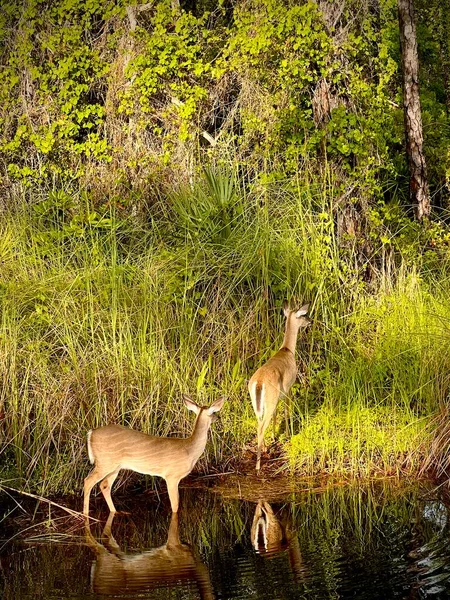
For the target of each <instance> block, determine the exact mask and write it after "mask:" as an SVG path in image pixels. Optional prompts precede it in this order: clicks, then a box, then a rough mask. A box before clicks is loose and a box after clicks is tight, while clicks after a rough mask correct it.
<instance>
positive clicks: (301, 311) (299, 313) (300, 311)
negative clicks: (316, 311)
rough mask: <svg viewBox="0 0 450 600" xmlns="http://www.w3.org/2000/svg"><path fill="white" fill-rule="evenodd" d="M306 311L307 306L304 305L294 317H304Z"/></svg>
mask: <svg viewBox="0 0 450 600" xmlns="http://www.w3.org/2000/svg"><path fill="white" fill-rule="evenodd" d="M308 309H309V304H304V305H303V306H302V307H301V308H299V309H298V310H297V311H296V313H295V316H296V317H297V319H298V318H299V317H303V316H304V315H306V314H307V312H308Z"/></svg>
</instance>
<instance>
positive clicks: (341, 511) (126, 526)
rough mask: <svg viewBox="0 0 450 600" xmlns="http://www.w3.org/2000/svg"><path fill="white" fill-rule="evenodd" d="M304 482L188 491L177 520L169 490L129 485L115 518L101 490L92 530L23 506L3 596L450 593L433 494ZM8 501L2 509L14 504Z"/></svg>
mask: <svg viewBox="0 0 450 600" xmlns="http://www.w3.org/2000/svg"><path fill="white" fill-rule="evenodd" d="M303 487H304V491H302V492H299V493H292V492H290V493H286V491H284V492H281V491H274V490H273V489H272V488H271V486H270V485H268V484H267V485H264V483H261V484H260V485H259V488H258V489H256V488H255V489H253V490H252V489H251V488H248V489H246V490H245V491H242V489H241V486H240V485H238V486H237V487H236V486H235V487H234V488H233V489H231V488H230V489H228V490H227V488H225V489H224V490H222V491H224V492H225V493H224V494H220V493H214V492H211V491H207V490H199V489H183V490H182V495H181V502H182V506H181V511H180V513H179V517H173V518H171V514H170V511H169V510H168V505H169V503H168V499H167V496H166V495H161V497H160V501H159V503H158V502H157V501H156V500H155V498H154V497H153V496H149V495H146V494H139V495H133V493H132V492H129V493H128V494H127V496H124V497H123V498H122V499H121V500H122V502H120V498H119V499H118V500H119V501H118V502H117V504H118V505H119V506H120V505H121V506H122V507H123V506H124V504H125V505H126V508H127V509H128V510H132V514H130V515H117V516H116V517H114V518H113V519H108V521H106V518H107V513H106V512H102V510H103V500H102V499H101V498H98V499H97V501H96V502H94V503H93V514H95V515H96V516H100V517H101V522H94V523H93V524H91V526H90V528H87V529H86V528H85V526H84V523H83V522H81V521H79V520H77V519H74V518H73V517H69V516H66V515H65V514H64V513H63V512H61V511H59V510H58V509H54V508H53V507H51V508H50V509H49V508H48V507H47V506H45V505H43V504H41V505H39V507H38V510H37V512H36V513H34V511H35V508H36V507H35V506H34V505H33V506H30V505H29V504H26V505H24V507H25V510H26V512H24V511H23V510H22V509H19V508H15V509H14V510H13V512H12V513H11V514H10V516H9V517H7V518H6V519H4V520H3V522H2V524H1V526H2V527H3V531H2V532H1V533H0V537H1V538H2V542H1V543H0V545H1V546H2V548H1V550H0V560H1V562H0V565H1V571H0V591H1V592H3V598H4V600H18V599H20V600H28V599H30V600H31V599H45V600H57V599H58V600H60V599H69V598H70V599H72V600H76V599H88V600H89V599H97V598H98V599H100V598H127V599H138V598H139V599H148V598H152V599H157V600H159V599H161V600H162V599H164V600H166V599H180V600H181V599H186V600H191V599H196V598H201V599H212V598H216V599H224V600H225V599H230V600H231V599H245V600H251V599H262V600H278V599H279V600H284V599H297V598H298V599H326V598H336V599H337V598H339V599H343V598H355V599H356V598H357V599H361V600H369V599H375V598H376V599H389V598H405V599H406V598H408V599H410V598H418V599H420V598H433V599H438V598H450V519H449V514H448V509H447V507H446V505H445V503H444V502H443V501H442V500H441V499H440V498H439V496H438V495H437V493H436V492H434V491H432V490H431V489H429V488H427V487H424V486H423V485H422V486H417V485H414V486H410V485H405V484H402V485H399V484H398V483H396V484H394V483H389V482H383V483H377V484H370V485H363V484H359V485H356V484H352V485H346V486H337V487H336V486H335V487H328V488H327V489H321V490H317V489H316V490H308V489H307V487H308V486H306V485H305V486H303ZM236 490H238V491H236ZM264 491H266V494H265V496H266V497H265V498H264V496H263V492H264ZM255 494H256V495H255ZM239 495H241V496H244V497H245V498H246V499H245V500H244V499H241V498H238V497H236V496H239ZM252 497H253V499H251V498H252ZM1 502H2V498H1V497H0V515H1V514H3V513H6V512H9V511H10V510H11V508H13V507H14V505H8V507H6V504H5V503H3V505H2V504H1ZM2 507H3V510H2ZM32 517H33V518H34V521H33V522H31V518H32ZM11 536H15V537H14V538H13V539H12V540H10V541H6V540H7V539H8V538H10V537H11ZM5 542H6V543H5Z"/></svg>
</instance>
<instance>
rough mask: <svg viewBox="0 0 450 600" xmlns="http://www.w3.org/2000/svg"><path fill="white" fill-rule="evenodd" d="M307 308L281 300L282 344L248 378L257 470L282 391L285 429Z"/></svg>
mask: <svg viewBox="0 0 450 600" xmlns="http://www.w3.org/2000/svg"><path fill="white" fill-rule="evenodd" d="M308 308H309V304H305V305H304V306H302V307H301V308H299V309H296V310H290V309H289V305H288V303H287V302H285V303H284V306H283V311H284V316H285V317H286V329H285V332H284V339H283V344H282V346H281V348H280V349H279V350H278V352H276V353H275V354H274V355H273V356H272V358H269V360H268V361H267V362H266V363H264V364H263V365H262V366H261V367H259V369H258V370H257V371H256V373H254V374H253V375H252V377H251V378H250V380H249V382H248V391H249V394H250V398H251V401H252V406H253V410H254V411H255V415H256V418H257V419H258V449H257V455H256V470H257V471H259V470H260V468H261V453H262V452H265V446H264V434H265V431H266V429H267V427H268V425H269V423H270V420H271V418H272V417H273V429H274V432H275V425H276V409H277V405H278V400H279V399H280V396H281V395H283V396H284V398H285V400H286V402H285V421H286V431H287V430H288V423H287V414H288V406H287V399H288V393H289V390H290V389H291V387H292V384H293V383H294V381H295V379H296V377H297V364H296V362H295V346H296V344H297V336H298V332H299V330H300V329H302V328H305V327H307V326H308V325H309V324H310V323H311V321H310V319H309V318H308V317H306V314H307V313H308Z"/></svg>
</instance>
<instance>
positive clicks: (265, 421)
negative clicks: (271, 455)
mask: <svg viewBox="0 0 450 600" xmlns="http://www.w3.org/2000/svg"><path fill="white" fill-rule="evenodd" d="M271 418H272V413H266V414H265V415H264V416H263V418H262V419H261V420H259V419H258V450H257V453H256V470H257V471H259V469H260V467H261V453H262V452H265V451H266V445H265V443H264V434H265V432H266V429H267V427H268V426H269V423H270V420H271Z"/></svg>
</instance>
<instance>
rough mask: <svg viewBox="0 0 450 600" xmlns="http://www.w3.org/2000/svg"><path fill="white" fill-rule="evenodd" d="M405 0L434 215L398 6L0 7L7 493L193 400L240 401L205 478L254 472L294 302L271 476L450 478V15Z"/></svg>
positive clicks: (115, 2)
mask: <svg viewBox="0 0 450 600" xmlns="http://www.w3.org/2000/svg"><path fill="white" fill-rule="evenodd" d="M415 9H416V19H417V40H418V49H419V61H420V97H421V105H422V119H423V127H424V153H425V157H426V160H427V166H428V182H429V189H430V197H431V204H432V214H431V217H430V218H429V219H425V220H422V221H418V220H416V219H415V218H414V214H413V210H412V207H411V205H410V201H409V193H408V185H409V177H408V164H407V159H406V154H405V142H404V136H405V134H404V125H403V110H402V78H401V60H400V41H399V22H398V14H397V2H396V1H395V0H334V1H322V0H317V1H313V0H308V1H301V2H290V1H284V0H265V1H262V0H234V1H227V0H222V1H219V2H214V1H210V0H197V1H196V0H191V1H186V2H183V1H181V2H177V1H174V0H172V1H166V0H161V1H157V2H150V3H148V4H140V5H133V6H131V5H130V4H129V2H128V1H127V0H55V1H53V2H50V1H48V0H25V1H24V2H23V3H22V4H20V5H19V4H17V3H16V2H13V1H12V0H10V1H8V0H4V1H3V2H2V5H1V9H0V57H1V70H0V124H1V127H0V178H1V217H0V303H1V322H0V380H1V387H0V390H1V391H0V394H1V395H0V440H1V442H2V444H1V446H0V452H1V454H0V465H1V473H0V476H1V478H2V479H3V481H10V482H14V483H15V484H17V485H20V486H22V487H24V486H27V487H28V489H32V490H39V491H41V492H70V491H73V490H79V488H80V482H81V481H82V477H83V475H85V473H86V472H87V469H88V464H87V456H86V448H85V435H86V432H87V430H89V429H90V428H93V427H96V426H99V425H101V424H105V423H106V422H116V423H122V424H125V425H129V426H132V427H135V428H139V429H141V430H143V431H146V432H149V433H154V434H158V435H173V434H175V435H188V433H189V431H190V430H191V427H192V421H191V419H190V418H189V416H188V414H187V411H185V409H184V407H183V404H182V400H181V393H190V394H192V396H194V397H195V398H196V399H198V401H200V402H201V403H203V404H209V403H210V402H211V401H212V400H213V399H215V398H217V397H218V396H220V395H225V396H226V398H227V403H226V407H224V410H223V411H222V412H223V413H224V414H223V416H222V418H221V422H220V423H217V424H216V425H215V427H214V429H215V432H214V433H213V436H212V443H211V444H210V445H209V446H208V450H207V453H206V454H205V456H204V458H203V459H202V461H201V463H200V469H204V470H208V472H211V471H212V472H214V471H216V470H217V471H226V470H228V469H233V468H239V465H240V464H241V461H242V459H243V457H244V456H245V448H247V447H252V446H254V443H255V436H256V419H255V417H254V415H253V411H252V409H251V405H250V400H249V396H248V392H247V388H246V382H247V380H248V378H249V377H250V376H251V374H252V373H253V372H254V370H255V369H256V368H257V367H258V366H259V365H260V364H262V362H264V360H266V359H267V358H269V357H270V355H271V354H272V353H273V351H274V350H276V349H277V348H278V347H279V345H280V344H281V340H282V329H283V327H284V323H283V317H282V312H281V310H280V309H281V306H282V303H283V301H284V299H288V300H290V301H291V303H292V305H295V304H298V303H299V302H309V303H310V315H311V318H312V326H311V328H309V330H308V331H307V332H306V333H304V334H301V336H300V340H299V343H298V356H299V363H300V369H299V379H298V381H297V383H296V384H295V385H294V387H293V390H292V403H291V407H292V408H291V414H290V423H289V431H283V430H281V432H280V434H279V436H278V439H279V440H280V444H281V445H280V446H278V447H277V448H276V450H277V454H276V458H278V459H280V458H281V460H278V461H272V463H271V465H272V468H273V465H274V464H275V465H276V466H278V467H279V470H281V471H286V470H287V471H289V472H291V473H297V474H303V475H305V474H306V475H311V474H314V475H315V474H323V473H325V474H329V473H340V474H351V475H358V476H360V475H373V474H381V475H385V474H392V473H406V472H408V473H414V474H417V473H418V472H425V471H429V470H430V469H433V470H434V472H435V473H437V474H438V475H439V474H440V475H442V474H445V473H446V472H447V467H448V465H447V459H446V456H447V450H448V446H449V441H448V440H449V439H450V438H449V431H448V425H447V422H448V408H447V396H448V392H449V386H450V352H449V346H450V305H449V302H448V298H449V297H450V281H449V274H450V261H449V259H450V227H449V212H448V209H449V193H450V190H449V176H450V118H449V111H450V35H449V32H450V7H449V5H448V3H442V2H439V1H438V0H427V2H425V1H423V0H416V1H415ZM269 437H270V436H269ZM252 468H253V467H252Z"/></svg>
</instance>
